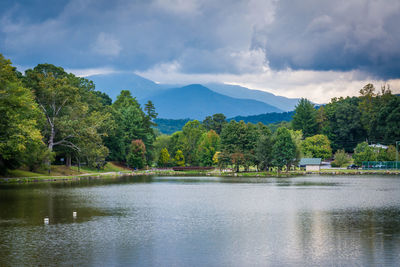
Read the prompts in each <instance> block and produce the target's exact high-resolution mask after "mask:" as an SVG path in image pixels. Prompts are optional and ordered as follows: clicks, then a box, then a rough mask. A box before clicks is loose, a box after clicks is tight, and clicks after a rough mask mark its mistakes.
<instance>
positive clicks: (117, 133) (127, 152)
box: [0, 54, 157, 174]
mask: <svg viewBox="0 0 400 267" xmlns="http://www.w3.org/2000/svg"><path fill="white" fill-rule="evenodd" d="M0 111H1V114H2V116H1V117H0V172H1V173H3V174H4V173H5V172H6V171H7V170H8V169H15V168H19V167H20V166H26V167H27V168H28V169H29V170H31V171H34V170H37V169H39V168H45V169H48V170H50V165H51V163H52V162H55V161H58V162H60V161H61V160H64V161H63V162H64V163H65V164H66V165H71V164H72V162H74V163H75V164H77V165H79V164H81V163H82V164H86V165H88V166H89V167H97V168H101V167H102V166H104V164H105V162H106V160H110V161H121V162H126V163H127V164H131V165H132V166H133V165H135V166H137V167H138V168H141V167H144V166H146V165H149V164H151V162H152V160H153V157H154V155H153V142H154V140H155V138H156V135H155V132H154V129H153V126H154V125H153V122H152V121H153V119H154V118H155V117H156V116H157V113H156V112H155V107H154V105H153V104H152V103H151V101H149V102H148V103H146V104H145V106H144V108H142V107H141V106H140V104H139V103H138V101H137V100H136V98H134V97H133V96H132V95H131V93H130V92H129V91H121V93H120V95H119V96H118V98H117V100H116V101H115V102H114V103H112V100H111V98H110V97H109V96H108V95H106V94H105V93H101V92H99V91H96V90H95V85H94V84H93V82H92V81H89V80H87V79H85V78H81V77H77V76H75V75H73V74H72V73H67V72H65V71H64V69H63V68H61V67H57V66H54V65H51V64H39V65H37V66H36V67H35V68H33V69H28V70H26V71H25V73H24V74H22V73H20V72H18V71H17V70H16V68H15V67H13V66H12V65H11V62H10V60H8V59H5V58H4V57H3V56H2V55H1V54H0Z"/></svg>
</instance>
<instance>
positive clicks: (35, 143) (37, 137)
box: [0, 54, 47, 173]
mask: <svg viewBox="0 0 400 267" xmlns="http://www.w3.org/2000/svg"><path fill="white" fill-rule="evenodd" d="M0 114H1V116H0V173H5V172H6V169H14V168H17V167H19V166H20V165H21V164H24V163H29V162H31V163H32V162H37V161H39V162H40V161H41V160H42V159H43V157H45V156H46V155H47V154H46V149H44V144H43V142H42V135H41V133H40V131H39V129H38V125H37V120H38V119H40V111H39V109H38V107H37V104H36V103H35V101H34V97H33V95H32V93H31V92H30V91H29V90H28V89H27V88H25V87H24V86H23V85H22V84H21V82H20V81H19V80H18V78H17V73H16V70H15V68H14V67H12V66H11V62H10V60H7V59H5V58H4V57H3V55H1V54H0Z"/></svg>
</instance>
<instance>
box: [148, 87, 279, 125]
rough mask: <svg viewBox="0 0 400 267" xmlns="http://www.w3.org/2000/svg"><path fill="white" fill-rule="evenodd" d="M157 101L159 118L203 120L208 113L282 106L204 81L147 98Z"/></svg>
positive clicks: (249, 111) (248, 112) (241, 112)
mask: <svg viewBox="0 0 400 267" xmlns="http://www.w3.org/2000/svg"><path fill="white" fill-rule="evenodd" d="M143 100H144V101H143V102H146V101H147V100H151V101H153V103H154V105H155V107H156V110H157V112H158V117H159V118H168V119H181V118H191V119H198V120H203V119H204V118H205V117H206V116H209V115H212V114H215V113H223V114H225V116H226V117H234V116H238V115H244V116H246V115H255V114H260V113H269V112H282V110H280V109H278V108H276V107H274V106H271V105H268V104H266V103H263V102H260V101H256V100H250V99H238V98H233V97H229V96H225V95H222V94H219V93H216V92H214V91H211V90H210V89H208V88H206V87H204V86H202V85H200V84H192V85H188V86H184V87H180V88H174V89H168V90H165V91H164V92H162V93H160V94H157V95H155V96H152V97H148V98H146V99H143Z"/></svg>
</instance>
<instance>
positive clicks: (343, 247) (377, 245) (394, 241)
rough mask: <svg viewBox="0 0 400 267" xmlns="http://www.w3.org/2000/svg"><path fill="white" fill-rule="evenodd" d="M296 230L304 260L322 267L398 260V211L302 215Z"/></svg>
mask: <svg viewBox="0 0 400 267" xmlns="http://www.w3.org/2000/svg"><path fill="white" fill-rule="evenodd" d="M297 226H298V227H297V241H298V249H299V250H300V251H301V253H302V257H303V260H311V262H313V263H321V264H322V263H324V259H325V260H326V259H327V258H336V259H337V261H336V264H342V263H343V264H350V263H351V262H354V263H357V264H361V265H368V264H384V262H383V261H384V260H389V261H390V262H392V263H393V262H396V259H397V261H398V260H399V258H398V257H399V254H400V242H398V240H399V239H400V209H398V208H387V209H376V210H375V209H367V210H338V211H333V212H312V213H301V214H300V215H299V216H298V220H297ZM319 252H321V253H319ZM323 253H325V255H324V254H323ZM327 253H328V254H330V255H328V254H327ZM328 256H329V257H328ZM396 257H397V258H396ZM349 261H350V262H349Z"/></svg>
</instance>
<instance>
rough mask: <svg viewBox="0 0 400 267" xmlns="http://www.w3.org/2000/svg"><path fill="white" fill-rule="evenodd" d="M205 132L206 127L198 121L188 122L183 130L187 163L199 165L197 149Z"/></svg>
mask: <svg viewBox="0 0 400 267" xmlns="http://www.w3.org/2000/svg"><path fill="white" fill-rule="evenodd" d="M204 132H205V129H204V127H203V126H202V125H201V123H200V122H199V121H198V120H193V121H188V122H187V123H186V124H185V126H183V128H182V133H183V136H184V150H183V153H184V155H185V159H186V163H188V164H190V165H193V164H197V163H198V159H197V147H198V142H199V140H200V138H201V135H202V134H203V133H204Z"/></svg>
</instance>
